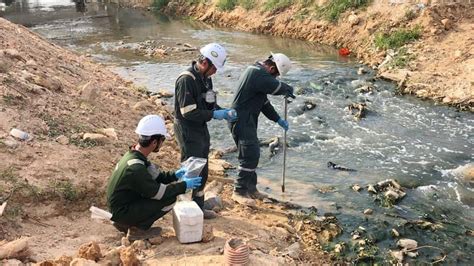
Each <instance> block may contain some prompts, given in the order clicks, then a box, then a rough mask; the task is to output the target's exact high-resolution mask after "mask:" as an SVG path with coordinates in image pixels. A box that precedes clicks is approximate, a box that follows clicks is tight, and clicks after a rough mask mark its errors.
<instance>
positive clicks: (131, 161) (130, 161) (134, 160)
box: [127, 159, 145, 166]
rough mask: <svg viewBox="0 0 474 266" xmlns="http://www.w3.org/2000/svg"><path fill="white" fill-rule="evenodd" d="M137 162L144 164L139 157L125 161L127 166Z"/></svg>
mask: <svg viewBox="0 0 474 266" xmlns="http://www.w3.org/2000/svg"><path fill="white" fill-rule="evenodd" d="M137 163H139V164H142V165H145V162H144V161H142V160H140V159H131V160H128V161H127V164H128V166H130V165H133V164H137Z"/></svg>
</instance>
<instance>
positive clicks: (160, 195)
mask: <svg viewBox="0 0 474 266" xmlns="http://www.w3.org/2000/svg"><path fill="white" fill-rule="evenodd" d="M166 187H167V186H166V185H165V184H160V188H159V189H158V192H156V195H155V196H154V197H153V198H152V199H156V200H160V199H161V198H163V195H165V191H166Z"/></svg>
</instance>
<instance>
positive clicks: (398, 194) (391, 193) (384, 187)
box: [367, 179, 406, 207]
mask: <svg viewBox="0 0 474 266" xmlns="http://www.w3.org/2000/svg"><path fill="white" fill-rule="evenodd" d="M367 191H369V192H370V193H373V194H377V196H376V199H377V200H379V201H380V202H381V205H382V206H383V207H392V206H393V205H394V204H396V203H397V202H398V201H400V200H401V199H402V198H404V197H405V196H406V193H405V192H404V191H403V188H402V186H400V184H398V182H397V181H395V180H393V179H387V180H383V181H380V182H378V183H377V184H375V185H372V184H369V185H368V186H367ZM379 192H384V193H383V194H381V195H380V194H378V193H379Z"/></svg>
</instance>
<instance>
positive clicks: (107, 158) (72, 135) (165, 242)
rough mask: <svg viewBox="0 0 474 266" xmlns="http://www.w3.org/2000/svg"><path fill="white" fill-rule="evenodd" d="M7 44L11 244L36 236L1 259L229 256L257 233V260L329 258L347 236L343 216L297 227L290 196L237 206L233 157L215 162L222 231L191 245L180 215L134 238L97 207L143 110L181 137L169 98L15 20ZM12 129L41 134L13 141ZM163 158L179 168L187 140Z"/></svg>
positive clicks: (5, 169) (1, 239) (0, 82)
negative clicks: (149, 235) (327, 250)
mask: <svg viewBox="0 0 474 266" xmlns="http://www.w3.org/2000/svg"><path fill="white" fill-rule="evenodd" d="M0 47H1V50H0V62H1V64H0V94H1V98H0V204H1V203H3V202H5V201H6V202H7V206H6V208H5V212H4V213H3V215H0V251H1V249H2V247H4V245H5V243H6V242H8V241H13V240H15V239H17V238H19V237H29V239H28V243H29V249H28V252H22V253H18V254H16V253H14V254H13V255H12V256H10V259H11V260H9V261H8V260H2V258H0V264H2V265H9V263H11V265H22V264H21V262H18V261H16V260H15V259H20V260H22V261H23V262H25V263H27V262H43V264H40V265H69V262H70V261H71V260H72V259H73V258H74V259H75V260H76V262H75V263H78V264H74V265H94V263H95V262H94V261H91V260H88V261H80V260H81V258H82V259H85V258H89V259H91V258H92V259H94V260H96V261H99V262H101V263H103V264H107V263H110V264H112V265H116V264H118V263H122V264H124V265H137V264H150V265H156V264H157V263H159V264H162V263H165V264H170V265H171V264H172V265H176V264H181V263H194V262H199V263H200V264H206V265H207V264H219V263H222V261H223V256H222V248H223V246H224V243H225V241H226V240H228V239H230V238H232V237H238V238H241V239H244V240H245V241H247V243H248V245H249V247H250V250H251V264H252V265H255V264H259V265H260V264H272V265H276V264H295V263H297V262H305V261H306V262H308V261H312V262H313V263H324V262H326V261H328V260H329V259H328V258H327V257H326V256H323V255H322V252H321V251H320V250H319V244H317V243H319V241H320V240H321V241H326V240H328V239H331V238H333V237H334V236H335V235H337V234H338V233H340V231H339V230H335V229H337V226H336V225H334V224H333V223H332V221H333V220H331V221H329V220H327V222H325V221H326V218H322V219H320V221H319V222H318V223H317V224H313V223H311V222H308V223H304V224H303V219H304V217H302V220H301V221H300V222H299V223H300V225H299V227H298V230H295V229H292V228H291V226H289V218H288V217H289V214H288V206H287V205H285V204H280V203H271V202H268V203H263V202H258V205H257V207H256V208H253V209H251V208H243V207H241V206H238V205H235V204H234V203H233V202H232V201H231V200H230V199H229V197H230V195H231V191H232V186H231V185H230V184H229V182H232V181H231V180H228V179H224V176H223V170H224V167H228V165H227V164H226V163H225V162H224V161H222V160H218V159H215V160H212V161H211V167H210V168H211V169H210V172H211V177H210V179H211V180H213V179H216V180H220V181H216V182H215V183H214V184H215V185H216V187H217V188H220V189H219V191H220V192H219V194H220V195H221V196H222V198H223V205H224V206H223V207H222V208H221V209H220V210H219V212H220V217H219V218H217V219H215V220H213V221H210V222H207V221H206V226H207V227H208V230H209V226H212V228H213V230H210V231H211V232H213V234H211V235H210V236H212V235H213V236H214V237H213V238H209V239H208V242H206V243H196V244H191V245H181V244H179V242H178V241H177V240H176V237H175V235H174V231H173V230H172V221H171V215H170V214H169V215H167V216H166V217H165V219H163V220H161V221H159V222H158V224H159V225H160V226H162V227H163V228H164V229H165V230H164V232H165V233H164V234H163V236H162V238H160V239H155V241H154V242H153V244H152V243H150V242H143V241H136V242H135V243H132V245H130V244H131V243H127V242H126V241H125V242H124V241H123V239H122V237H123V235H122V234H120V233H119V232H118V231H116V230H115V229H114V228H113V227H112V225H111V224H110V223H108V222H98V221H94V220H92V219H91V218H90V212H89V211H88V208H89V207H90V206H91V205H95V206H98V207H102V208H105V186H106V181H107V178H108V177H109V175H110V173H111V171H112V169H113V167H114V165H115V164H116V162H117V161H118V160H119V159H120V157H121V155H122V154H123V153H124V152H125V151H126V150H127V148H128V145H130V144H133V141H134V139H135V137H136V136H135V134H134V133H133V130H134V128H135V126H136V123H137V121H138V120H139V118H141V117H142V116H143V115H145V114H149V113H158V114H161V115H162V116H164V117H165V118H166V121H167V126H168V127H169V129H170V130H171V133H172V135H173V132H172V119H173V118H172V116H171V114H170V113H169V112H168V109H169V106H167V105H165V104H163V102H162V101H161V100H160V99H159V98H158V97H156V96H153V97H149V96H148V95H147V94H146V93H144V92H143V89H139V88H136V87H134V86H133V84H131V83H129V82H126V81H124V80H122V79H121V78H119V77H118V76H117V75H115V74H113V73H111V72H109V71H108V70H107V69H106V68H105V67H104V66H102V65H100V64H97V63H94V62H91V61H90V60H89V59H88V58H86V57H84V56H82V55H78V54H76V53H73V52H71V51H68V50H66V49H64V48H61V47H59V46H57V45H54V44H51V43H49V42H47V41H46V40H44V39H43V38H42V37H40V36H38V35H37V34H35V33H33V32H30V31H29V30H28V29H26V28H25V27H22V26H18V25H15V24H12V23H10V22H8V21H6V20H3V19H0ZM12 128H18V129H21V130H23V131H26V132H27V133H29V134H30V135H31V136H32V138H30V139H28V140H27V141H23V140H19V139H15V138H13V137H12V136H9V132H10V130H11V129H12ZM89 133H94V134H96V135H90V134H89ZM97 134H99V135H97ZM216 158H218V156H216ZM151 160H153V161H155V162H156V163H158V164H159V165H160V166H161V167H162V168H163V169H171V168H175V167H177V166H178V162H179V153H178V151H177V146H176V143H175V142H174V141H167V142H166V144H165V146H164V147H163V149H162V151H161V152H160V153H159V154H158V155H153V156H152V157H151ZM321 221H322V222H321ZM292 222H293V223H294V222H296V220H295V219H292ZM329 225H331V228H329ZM326 227H327V228H328V230H326V229H325V228H326ZM331 230H332V231H331ZM303 234H304V238H303V240H301V241H299V239H300V235H303ZM297 242H299V243H300V244H297V245H296V248H293V249H292V250H288V247H289V246H290V245H292V244H294V243H297ZM84 245H85V246H84ZM81 246H82V248H80V247H81ZM290 251H291V252H290ZM106 253H107V254H108V255H107V257H105V255H106ZM290 253H291V256H290ZM118 256H119V257H118ZM120 256H121V257H120ZM18 263H20V264H18ZM81 263H82V264H81ZM110 264H109V265H110Z"/></svg>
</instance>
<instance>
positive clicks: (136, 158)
mask: <svg viewBox="0 0 474 266" xmlns="http://www.w3.org/2000/svg"><path fill="white" fill-rule="evenodd" d="M135 132H136V133H137V134H138V143H137V144H136V145H134V146H132V147H131V148H130V150H129V151H128V152H127V153H126V154H125V155H124V156H123V157H122V159H121V160H120V161H119V162H118V164H117V166H116V167H115V170H114V172H113V173H112V176H111V177H110V179H109V182H108V186H107V203H108V206H109V209H110V211H111V212H112V218H111V219H112V221H114V226H115V227H116V228H117V229H118V230H119V231H121V232H124V233H127V237H128V239H129V240H130V241H134V240H139V239H148V238H153V237H156V236H159V235H160V233H161V228H159V227H153V228H151V226H152V225H153V223H154V222H155V221H156V220H158V219H159V218H161V217H162V216H163V215H165V214H166V213H167V212H169V211H170V210H171V209H172V208H173V206H174V204H175V203H176V198H177V196H178V195H180V194H183V193H185V192H186V189H195V188H198V187H200V185H201V179H202V178H201V177H195V178H188V177H187V176H186V175H185V170H184V169H179V170H178V171H176V172H161V171H159V170H158V169H157V168H156V167H155V165H154V164H152V163H151V162H150V161H148V159H147V157H148V155H149V154H150V153H152V152H158V151H159V150H160V147H161V145H162V144H163V142H164V141H165V138H167V137H169V135H168V133H167V130H166V126H165V122H164V121H163V119H162V118H161V117H160V116H157V115H147V116H145V117H143V118H142V119H141V120H140V122H139V123H138V126H137V128H136V130H135ZM178 178H182V181H179V180H178Z"/></svg>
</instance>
